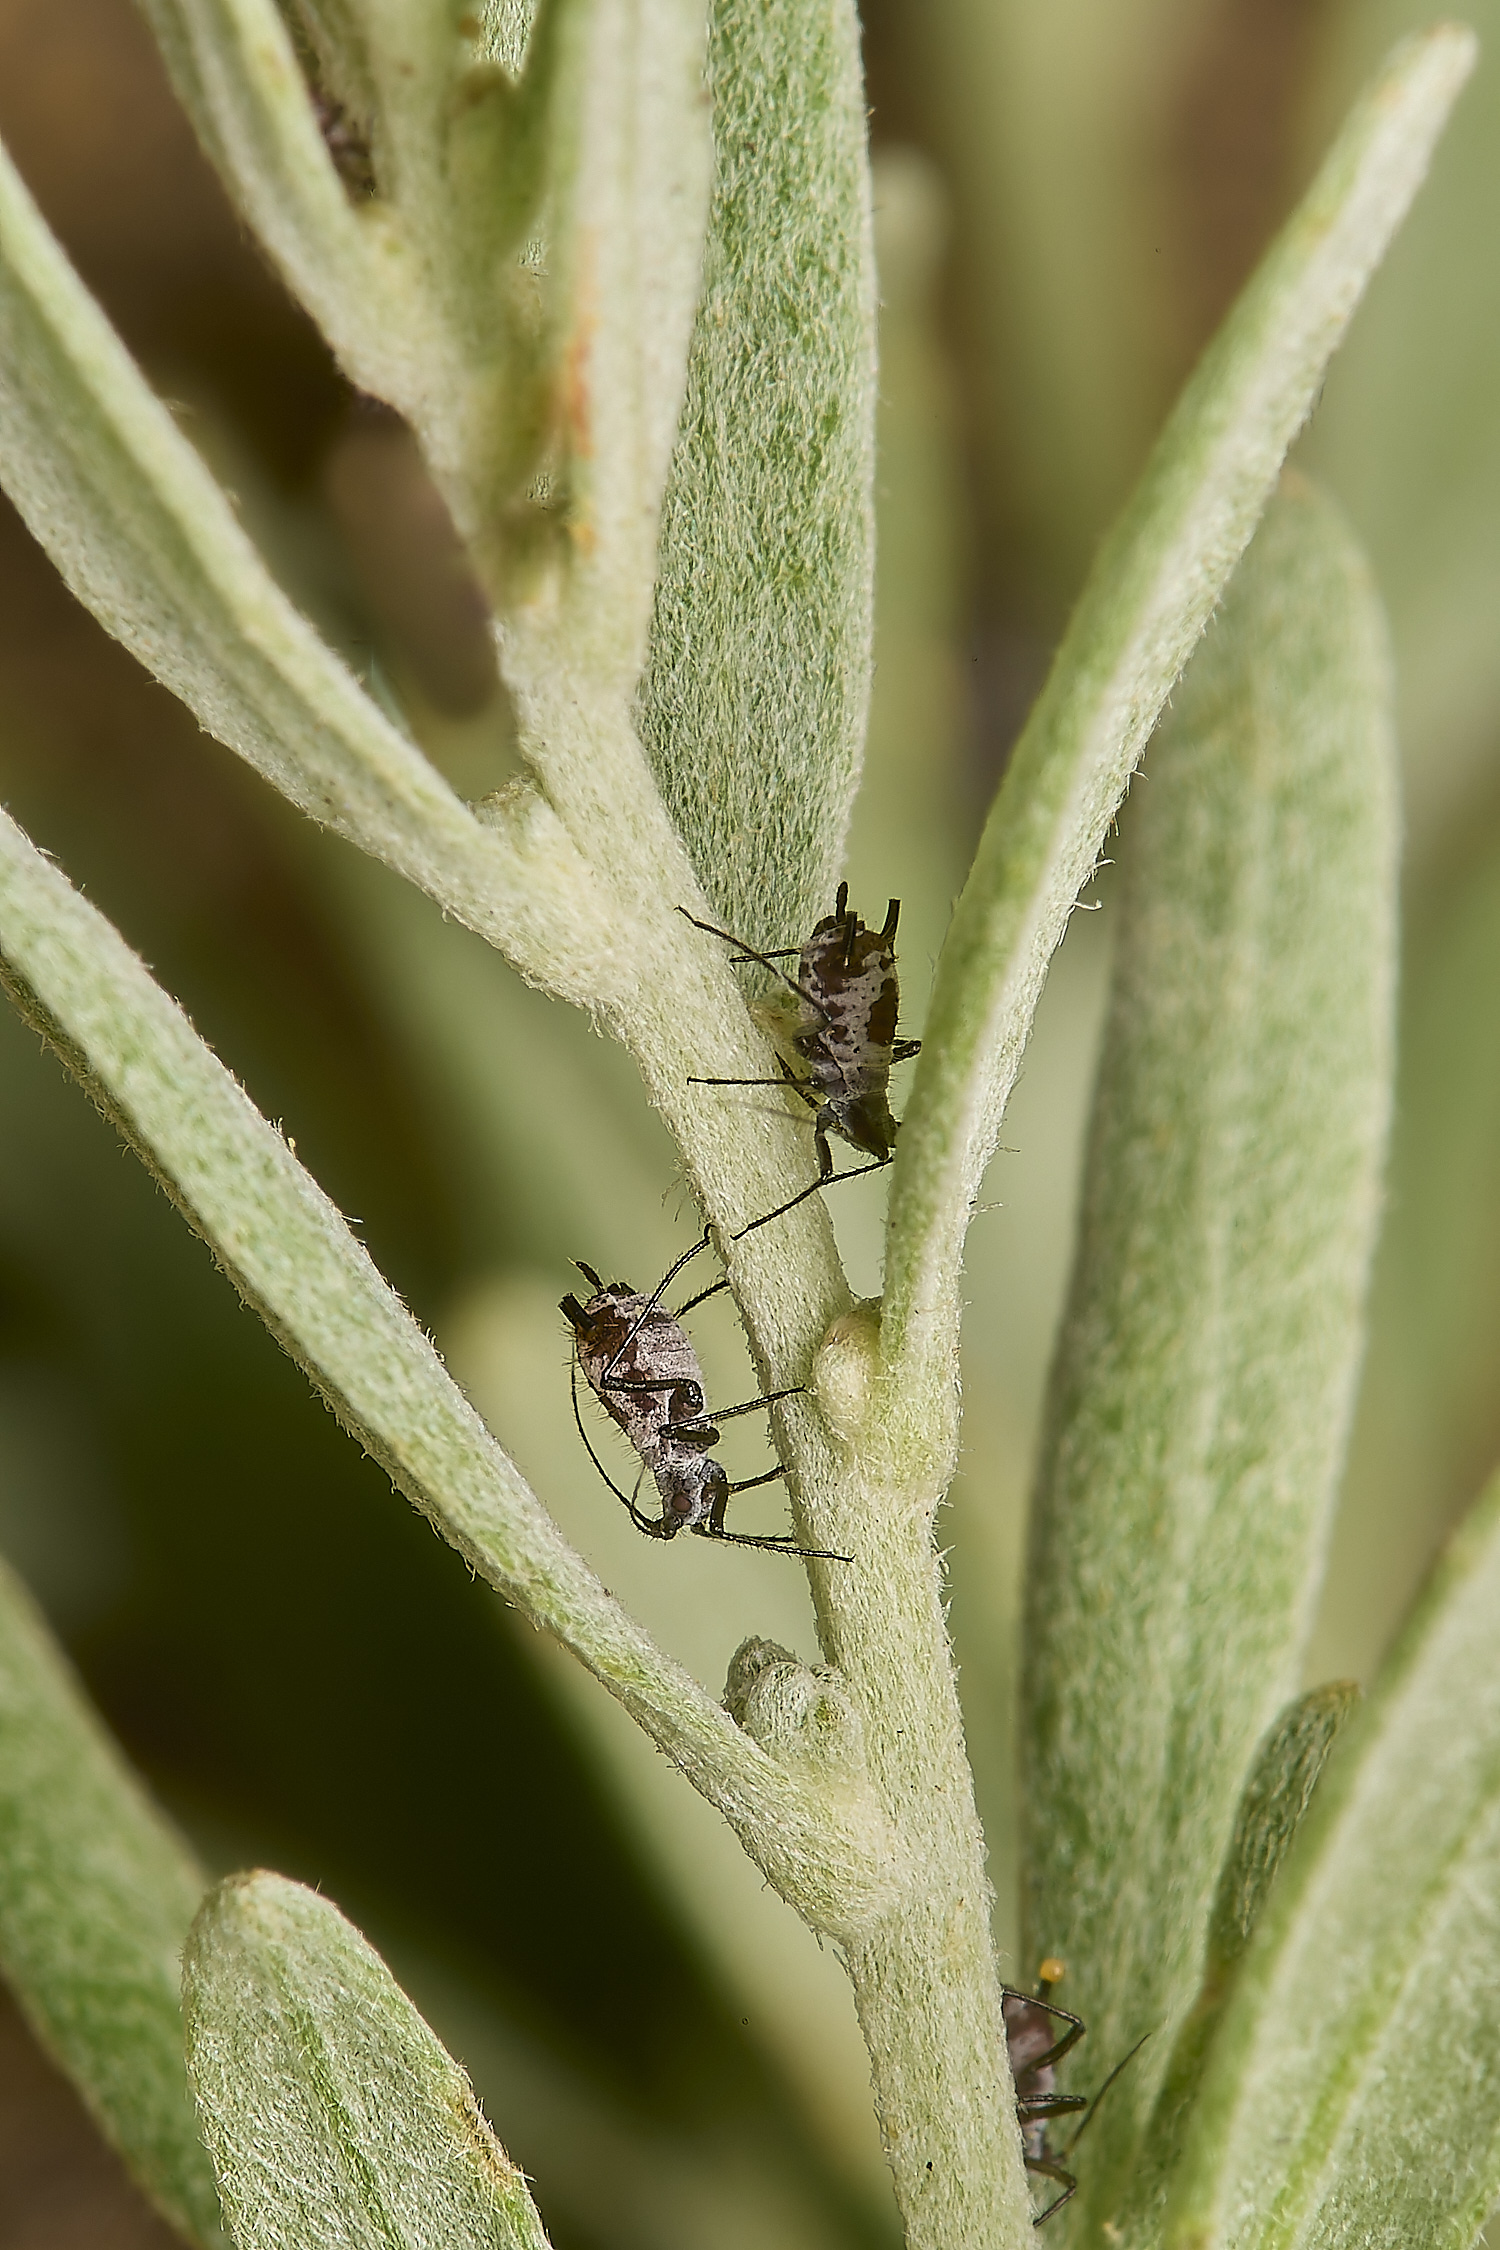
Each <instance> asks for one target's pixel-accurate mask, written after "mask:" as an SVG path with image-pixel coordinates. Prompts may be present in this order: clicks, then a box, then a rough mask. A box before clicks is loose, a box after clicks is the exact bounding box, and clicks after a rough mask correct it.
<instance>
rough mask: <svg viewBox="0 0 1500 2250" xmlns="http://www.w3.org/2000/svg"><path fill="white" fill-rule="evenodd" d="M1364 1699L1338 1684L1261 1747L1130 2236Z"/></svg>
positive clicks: (1173, 2156)
mask: <svg viewBox="0 0 1500 2250" xmlns="http://www.w3.org/2000/svg"><path fill="white" fill-rule="evenodd" d="M1358 1702H1359V1689H1358V1687H1357V1686H1356V1685H1355V1683H1354V1682H1353V1681H1352V1680H1333V1681H1331V1682H1330V1683H1329V1684H1328V1686H1327V1687H1321V1688H1314V1689H1313V1690H1312V1692H1311V1693H1310V1694H1308V1695H1302V1696H1299V1697H1298V1698H1297V1700H1296V1702H1295V1703H1291V1704H1288V1706H1287V1708H1286V1710H1285V1711H1283V1713H1282V1715H1281V1717H1280V1718H1279V1719H1278V1720H1277V1722H1276V1724H1275V1726H1274V1727H1273V1728H1272V1729H1271V1732H1270V1733H1269V1734H1268V1735H1267V1737H1266V1739H1265V1741H1264V1742H1263V1743H1262V1744H1261V1746H1260V1751H1259V1753H1258V1755H1257V1757H1256V1761H1255V1766H1254V1769H1253V1771H1252V1772H1251V1775H1250V1779H1249V1780H1248V1781H1247V1782H1246V1784H1245V1793H1244V1795H1243V1796H1242V1797H1241V1799H1240V1809H1239V1814H1238V1817H1237V1818H1236V1820H1235V1824H1234V1835H1233V1837H1232V1838H1231V1840H1230V1845H1229V1854H1228V1857H1227V1858H1226V1859H1225V1862H1224V1865H1223V1867H1222V1869H1221V1870H1220V1874H1219V1888H1218V1891H1217V1893H1216V1894H1215V1897H1214V1903H1213V1911H1212V1913H1211V1914H1210V1916H1209V1924H1208V1943H1207V1947H1206V1949H1205V1954H1204V1967H1203V1983H1202V1985H1201V1987H1200V1988H1199V1992H1198V1997H1197V2000H1196V2001H1195V2002H1194V2004H1193V2008H1192V2011H1191V2013H1190V2014H1189V2015H1188V2017H1187V2019H1186V2021H1185V2022H1184V2023H1183V2026H1182V2029H1181V2031H1180V2032H1179V2033H1178V2036H1177V2043H1176V2046H1175V2047H1174V2048H1173V2050H1172V2059H1171V2062H1170V2063H1169V2065H1168V2067H1167V2074H1166V2077H1165V2078H1164V2079H1163V2081H1162V2089H1161V2093H1160V2095H1159V2096H1158V2099H1157V2104H1156V2109H1155V2112H1154V2114H1153V2116H1152V2119H1151V2123H1150V2125H1149V2127H1148V2128H1147V2132H1146V2136H1145V2145H1144V2147H1143V2149H1142V2151H1141V2157H1140V2161H1139V2164H1138V2166H1137V2170H1136V2175H1135V2178H1134V2179H1133V2181H1132V2183H1131V2191H1130V2211H1131V2213H1132V2220H1131V2228H1132V2231H1134V2230H1135V2229H1137V2228H1139V2227H1141V2226H1142V2225H1143V2224H1145V2223H1148V2221H1147V2219H1146V2215H1147V2214H1149V2219H1150V2221H1151V2222H1154V2221H1159V2219H1160V2215H1161V2202H1162V2198H1163V2196H1164V2194H1165V2189H1166V2184H1167V2182H1168V2181H1169V2180H1170V2178H1171V2173H1172V2168H1173V2166H1174V2165H1175V2164H1176V2162H1177V2159H1178V2157H1179V2155H1180V2154H1181V2148H1182V2135H1183V2130H1184V2127H1185V2124H1186V2122H1187V2119H1188V2116H1189V2114H1190V2112H1191V2109H1192V2105H1193V2102H1194V2101H1195V2099H1196V2097H1197V2094H1198V2089H1199V2086H1200V2085H1201V2083H1202V2078H1203V2067H1204V2062H1205V2059H1206V2057H1207V2055H1208V2053H1209V2050H1210V2047H1211V2045H1212V2041H1213V2035H1214V2033H1215V2031H1216V2030H1217V2029H1218V2026H1219V2019H1220V2017H1221V2016H1222V2015H1223V2013H1224V2008H1225V2004H1226V2002H1227V2001H1228V1999H1229V1996H1230V1993H1231V1992H1232V1990H1233V1988H1234V1977H1235V1972H1236V1971H1237V1969H1238V1968H1239V1965H1240V1962H1241V1961H1242V1960H1243V1958H1244V1954H1245V1949H1246V1947H1247V1946H1248V1945H1249V1943H1250V1940H1251V1938H1252V1936H1253V1935H1254V1933H1255V1928H1256V1925H1257V1923H1258V1922H1259V1920H1260V1917H1261V1912H1262V1910H1263V1908H1264V1906H1265V1904H1266V1901H1267V1899H1268V1898H1269V1897H1270V1895H1271V1888H1272V1885H1273V1884H1274V1882H1275V1880H1276V1877H1277V1875H1278V1874H1279V1873H1280V1871H1281V1865H1282V1862H1283V1860H1284V1859H1285V1858H1286V1855H1287V1853H1288V1852H1289V1851H1290V1849H1291V1847H1292V1843H1293V1840H1294V1839H1295V1837H1296V1835H1297V1832H1298V1830H1299V1829H1300V1828H1301V1826H1302V1822H1303V1820H1304V1819H1305V1818H1306V1815H1307V1810H1308V1807H1309V1806H1310V1805H1311V1803H1312V1799H1313V1791H1314V1790H1315V1789H1316V1788H1317V1785H1318V1782H1319V1780H1320V1779H1321V1777H1322V1773H1323V1768H1324V1766H1325V1765H1326V1764H1327V1763H1328V1756H1329V1753H1330V1751H1331V1750H1332V1749H1333V1746H1334V1743H1335V1742H1336V1741H1337V1739H1338V1737H1339V1734H1340V1733H1341V1731H1342V1729H1343V1727H1344V1724H1345V1722H1346V1721H1347V1720H1348V1719H1349V1718H1350V1716H1351V1715H1352V1713H1353V1711H1354V1709H1355V1706H1356V1705H1357V1703H1358Z"/></svg>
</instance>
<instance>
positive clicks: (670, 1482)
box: [656, 1452, 729, 1539]
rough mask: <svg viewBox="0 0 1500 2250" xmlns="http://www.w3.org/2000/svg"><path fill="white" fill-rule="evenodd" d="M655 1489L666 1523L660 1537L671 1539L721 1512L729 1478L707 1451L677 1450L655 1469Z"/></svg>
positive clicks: (726, 1498)
mask: <svg viewBox="0 0 1500 2250" xmlns="http://www.w3.org/2000/svg"><path fill="white" fill-rule="evenodd" d="M656 1489H657V1491H658V1492H659V1493H660V1494H661V1519H662V1522H663V1523H664V1524H666V1525H667V1526H668V1529H667V1530H666V1531H665V1532H664V1533H663V1537H664V1538H667V1539H672V1538H675V1536H676V1534H677V1533H678V1532H679V1531H689V1530H692V1529H693V1528H694V1527H695V1526H696V1525H698V1524H700V1523H704V1522H706V1521H707V1520H708V1519H709V1518H710V1517H711V1516H712V1515H713V1514H714V1513H715V1511H718V1512H719V1513H720V1514H722V1512H723V1508H724V1504H725V1502H726V1501H727V1500H728V1498H729V1477H728V1473H727V1471H726V1470H725V1468H724V1465H723V1463H722V1462H721V1461H715V1460H714V1459H713V1458H712V1456H711V1455H710V1454H707V1453H698V1452H691V1453H689V1452H677V1453H675V1454H674V1456H673V1458H672V1460H671V1461H670V1463H667V1464H664V1465H663V1466H662V1467H661V1468H660V1469H658V1471H657V1473H656Z"/></svg>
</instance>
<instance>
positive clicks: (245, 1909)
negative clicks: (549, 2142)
mask: <svg viewBox="0 0 1500 2250" xmlns="http://www.w3.org/2000/svg"><path fill="white" fill-rule="evenodd" d="M182 2006H183V2018H184V2022H185V2025H186V2029H187V2053H188V2069H189V2072H190V2075H191V2078H192V2083H193V2091H194V2093H195V2095H196V2096H197V2101H198V2109H199V2113H200V2115H201V2117H202V2120H203V2129H204V2133H205V2135H206V2136H207V2140H208V2145H209V2149H210V2151H211V2152H212V2155H213V2160H214V2166H215V2169H216V2171H217V2172H218V2175H219V2187H220V2193H221V2195H222V2197H223V2202H224V2211H225V2215H226V2217H227V2218H228V2221H229V2225H230V2227H231V2229H232V2231H233V2234H234V2239H235V2242H236V2243H237V2245H238V2250H312V2246H313V2245H317V2250H546V2244H547V2237H546V2234H545V2232H544V2231H543V2228H542V2222H541V2220H540V2218H539V2217H538V2216H537V2211H536V2206H535V2204H534V2203H533V2202H532V2200H531V2197H530V2195H529V2194H528V2193H527V2188H526V2181H525V2178H524V2176H523V2175H522V2173H521V2172H520V2171H518V2170H517V2168H516V2166H515V2165H514V2164H512V2163H511V2161H510V2159H509V2157H508V2156H507V2155H506V2153H505V2151H504V2149H503V2148H502V2147H501V2146H500V2143H499V2142H498V2141H497V2140H496V2138H495V2136H494V2134H493V2133H492V2132H491V2130H490V2128H489V2126H488V2124H487V2123H486V2121H485V2119H484V2117H483V2116H482V2114H481V2113H480V2109H479V2105H478V2103H477V2102H476V2101H475V2099H474V2094H473V2090H472V2088H471V2087H470V2085H469V2081H468V2079H467V2078H466V2076H465V2075H464V2073H463V2071H462V2070H461V2069H460V2068H459V2066H458V2064H457V2063H456V2062H455V2061H454V2060H453V2058H452V2056H451V2055H450V2054H448V2053H447V2052H446V2050H445V2049H444V2048H443V2046H442V2045H441V2043H440V2042H439V2040H438V2039H437V2038H436V2036H435V2035H434V2034H433V2032H431V2031H430V2030H429V2029H428V2027H427V2025H426V2024H425V2023H424V2022H423V2021H422V2018H421V2017H420V2016H419V2015H418V2014H417V2011H416V2009H415V2008H414V2007H413V2006H412V2004H411V2002H410V2001H409V2000H408V1999H407V1997H406V1995H405V1993H404V1992H403V1991H402V1990H401V1987H400V1986H399V1985H398V1984H397V1983H396V1980H395V1978H394V1977H393V1976H392V1975H391V1973H390V1971H389V1969H387V1967H386V1965H385V1963H384V1962H383V1961H382V1960H381V1958H380V1956H379V1954H378V1953H376V1952H375V1951H374V1949H373V1948H372V1947H371V1946H369V1945H367V1944H366V1943H365V1941H364V1939H363V1938H362V1937H361V1936H360V1934H359V1932H358V1931H357V1930H356V1929H354V1928H353V1927H352V1926H351V1924H350V1923H348V1922H347V1921H345V1919H344V1917H343V1915H342V1914H340V1912H339V1910H338V1908H337V1907H336V1906H334V1905H332V1904H331V1903H330V1902H329V1901H328V1900H327V1899H324V1898H320V1897H318V1896H317V1895H316V1893H314V1892H312V1891H309V1890H304V1889H303V1887H302V1885H301V1884H300V1883H290V1882H287V1881H286V1880H285V1879H284V1878H283V1877H282V1876H279V1875H267V1874H254V1875H233V1876H231V1877H230V1878H229V1880H228V1882H226V1883H221V1884H220V1885H219V1886H218V1888H217V1889H216V1890H214V1891H212V1892H211V1893H210V1894H209V1897H208V1898H207V1899H206V1900H205V1902H204V1905H203V1908H202V1911H201V1913H200V1914H199V1916H198V1919H197V1921H196V1922H195V1923H194V1925H193V1931H192V1936H191V1938H190V1940H189V1942H188V1948H187V1953H186V1956H185V1958H184V1961H183V1978H182Z"/></svg>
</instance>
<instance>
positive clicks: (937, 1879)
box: [833, 1487, 1029, 2250]
mask: <svg viewBox="0 0 1500 2250" xmlns="http://www.w3.org/2000/svg"><path fill="white" fill-rule="evenodd" d="M866 1499H867V1502H868V1503H869V1505H868V1509H867V1514H868V1518H869V1520H870V1522H871V1527H872V1531H873V1538H872V1540H871V1542H870V1544H871V1546H872V1547H873V1548H874V1550H875V1552H873V1553H872V1554H871V1556H870V1561H869V1566H868V1567H866V1568H864V1569H862V1570H861V1571H860V1572H859V1575H858V1577H857V1579H856V1578H854V1574H853V1573H850V1574H848V1575H849V1576H850V1577H851V1579H853V1584H852V1585H851V1586H850V1587H849V1588H848V1589H844V1588H842V1587H840V1588H839V1589H838V1592H837V1594H836V1596H835V1605H836V1614H835V1618H834V1620H833V1623H834V1632H835V1636H836V1640H837V1643H838V1648H837V1653H838V1656H839V1659H840V1662H841V1664H842V1668H843V1672H844V1676H845V1679H846V1681H847V1682H848V1685H849V1689H850V1693H851V1695H852V1698H853V1700H854V1702H855V1703H856V1705H857V1707H858V1708H859V1710H860V1711H861V1713H862V1715H863V1717H864V1721H865V1734H866V1747H867V1754H868V1756H869V1760H870V1766H871V1774H872V1779H873V1781H874V1785H875V1792H876V1796H877V1798H878V1800H879V1802H880V1804H881V1806H882V1809H883V1810H884V1812H885V1813H886V1815H887V1817H888V1819H889V1820H890V1822H891V1824H892V1827H893V1829H894V1830H895V1833H896V1834H897V1836H898V1837H899V1838H900V1840H901V1844H902V1846H903V1851H902V1858H903V1863H904V1867H905V1869H906V1871H907V1880H906V1882H905V1883H904V1884H903V1886H902V1890H901V1893H900V1899H899V1903H898V1905H897V1906H896V1908H895V1909H894V1910H893V1911H892V1912H891V1913H890V1914H889V1915H888V1916H886V1917H885V1918H884V1919H883V1920H882V1921H881V1922H880V1923H879V1924H878V1925H877V1926H876V1927H875V1928H874V1929H872V1930H871V1931H870V1932H869V1934H868V1936H867V1937H865V1938H864V1939H863V1940H862V1942H860V1943H859V1944H858V1945H856V1946H853V1947H851V1948H850V1949H849V1952H848V1965H849V1973H850V1976H851V1978H852V1979H853V1983H854V1995H855V2004H856V2006H857V2008H858V2010H859V2020H860V2025H861V2028H862V2029H863V2031H864V2035H865V2039H866V2042H867V2044H868V2046H869V2050H870V2063H871V2070H872V2073H873V2077H874V2086H875V2101H876V2111H877V2115H878V2117H879V2120H880V2128H881V2133H882V2136H883V2139H884V2142H885V2149H886V2155H887V2158H888V2160H889V2162H890V2166H891V2170H892V2173H893V2175H894V2178H895V2184H896V2193H897V2196H898V2198H899V2200H900V2204H901V2209H902V2213H903V2216H904V2218H905V2220H906V2226H907V2239H908V2242H909V2243H910V2244H911V2245H912V2250H922V2246H923V2245H926V2244H932V2245H934V2246H936V2245H938V2244H941V2245H943V2250H958V2246H959V2245H969V2244H972V2245H976V2246H977V2245H980V2244H983V2245H985V2246H986V2250H988V2246H989V2245H992V2244H999V2243H1005V2242H1009V2243H1012V2244H1019V2243H1022V2242H1024V2241H1025V2240H1026V2235H1027V2232H1028V2231H1029V2222H1028V2214H1027V2203H1026V2193H1025V2187H1024V2182H1023V2175H1022V2171H1021V2153H1020V2141H1019V2136H1018V2134H1017V2130H1016V2122H1015V2106H1014V2095H1013V2093H1012V2091H1011V2086H1010V2078H1009V2073H1008V2069H1007V2066H1006V2062H1005V2030H1004V2024H1003V2020H1002V2017H1001V2011H1000V1980H999V1973H998V1969H997V1965H996V1960H995V1950H994V1942H993V1939H992V1937H991V1934H990V1886H989V1882H988V1879H987V1877H986V1874H985V1869H984V1839H983V1836H982V1834H981V1832H980V1827H979V1820H978V1815H977V1813H976V1810H975V1805H974V1788H973V1780H972V1776H971V1774H970V1770H969V1763H968V1758H967V1755H966V1753H965V1749H964V1740H963V1727H962V1721H961V1719H960V1715H959V1708H958V1694H957V1687H956V1682H955V1679H954V1671H953V1662H952V1656H951V1653H950V1650H949V1646H948V1632H947V1624H946V1620H945V1618H944V1615H943V1602H942V1585H941V1577H940V1565H939V1562H938V1558H937V1556H936V1555H935V1554H934V1552H933V1548H932V1542H931V1538H930V1536H929V1532H928V1514H927V1511H926V1509H925V1508H922V1507H916V1508H914V1507H913V1505H912V1495H911V1493H910V1491H909V1490H907V1491H903V1490H899V1489H896V1488H894V1487H888V1488H887V1489H886V1490H885V1491H884V1492H883V1493H879V1494H869V1493H867V1495H866ZM861 1559H862V1560H863V1558H861Z"/></svg>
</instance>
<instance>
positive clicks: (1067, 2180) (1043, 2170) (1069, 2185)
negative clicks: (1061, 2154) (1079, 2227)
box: [1026, 2156, 1078, 2227]
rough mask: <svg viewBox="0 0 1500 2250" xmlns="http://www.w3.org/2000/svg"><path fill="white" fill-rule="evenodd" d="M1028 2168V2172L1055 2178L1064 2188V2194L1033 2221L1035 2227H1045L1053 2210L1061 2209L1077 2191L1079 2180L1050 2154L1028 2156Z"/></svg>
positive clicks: (1049, 2178)
mask: <svg viewBox="0 0 1500 2250" xmlns="http://www.w3.org/2000/svg"><path fill="white" fill-rule="evenodd" d="M1026 2169H1027V2171H1028V2172H1039V2173H1040V2174H1041V2176H1042V2178H1043V2179H1045V2180H1055V2181H1056V2183H1057V2185H1058V2186H1059V2187H1060V2188H1061V2189H1062V2194H1061V2195H1059V2196H1057V2197H1055V2198H1054V2200H1053V2201H1052V2202H1051V2203H1049V2204H1048V2206H1047V2208H1046V2210H1045V2211H1039V2212H1038V2213H1037V2215H1036V2217H1035V2218H1034V2219H1033V2220H1032V2222H1031V2223H1032V2225H1033V2226H1034V2227H1044V2226H1045V2225H1046V2224H1047V2221H1048V2220H1049V2219H1050V2218H1051V2216H1052V2214H1053V2212H1054V2211H1060V2210H1061V2209H1062V2207H1063V2205H1064V2204H1065V2203H1066V2202H1067V2201H1068V2199H1069V2197H1070V2196H1072V2195H1075V2194H1076V2193H1077V2191H1078V2182H1077V2181H1076V2180H1075V2179H1074V2177H1073V2175H1072V2173H1071V2172H1070V2171H1069V2170H1068V2168H1067V2166H1066V2165H1065V2164H1059V2163H1057V2162H1056V2161H1055V2159H1054V2158H1052V2157H1050V2156H1028V2157H1027V2159H1026Z"/></svg>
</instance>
